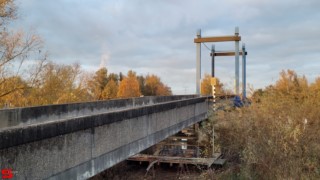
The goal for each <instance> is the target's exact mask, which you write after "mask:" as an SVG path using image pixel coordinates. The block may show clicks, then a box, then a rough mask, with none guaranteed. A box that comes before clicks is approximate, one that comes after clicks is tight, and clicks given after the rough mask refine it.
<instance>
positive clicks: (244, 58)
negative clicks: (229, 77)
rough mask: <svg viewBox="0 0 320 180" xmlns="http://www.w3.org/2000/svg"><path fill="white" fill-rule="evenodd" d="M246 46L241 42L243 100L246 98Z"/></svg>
mask: <svg viewBox="0 0 320 180" xmlns="http://www.w3.org/2000/svg"><path fill="white" fill-rule="evenodd" d="M246 56H247V55H246V46H245V44H244V43H243V44H242V98H243V100H245V99H246V98H247V90H246V88H247V87H246V84H247V67H246V63H247V62H246Z"/></svg>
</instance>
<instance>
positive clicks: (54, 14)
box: [13, 0, 320, 94]
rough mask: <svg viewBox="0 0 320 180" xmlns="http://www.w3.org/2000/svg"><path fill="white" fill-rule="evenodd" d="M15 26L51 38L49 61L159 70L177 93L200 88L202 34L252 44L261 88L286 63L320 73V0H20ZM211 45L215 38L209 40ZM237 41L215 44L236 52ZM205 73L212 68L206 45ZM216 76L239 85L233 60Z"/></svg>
mask: <svg viewBox="0 0 320 180" xmlns="http://www.w3.org/2000/svg"><path fill="white" fill-rule="evenodd" d="M17 4H18V6H19V11H18V12H19V19H18V20H16V21H15V22H14V24H13V26H15V27H21V28H23V29H27V30H33V31H35V32H36V33H37V34H39V35H40V36H41V37H42V38H43V39H44V41H45V47H46V49H47V50H48V51H49V54H50V60H52V61H54V62H57V63H67V64H68V63H69V64H71V63H74V62H79V63H80V64H81V65H82V67H83V68H84V69H87V70H91V71H94V70H97V69H98V68H99V66H101V62H104V63H102V64H103V65H106V67H107V68H108V70H109V71H110V72H116V73H118V72H120V71H121V72H127V71H128V70H129V69H133V70H134V71H136V72H137V73H138V74H147V73H153V74H156V75H158V76H160V77H161V79H162V81H163V82H165V83H166V84H168V85H169V86H170V87H171V88H172V90H173V92H174V93H175V94H183V93H185V92H186V93H194V92H195V44H194V43H193V39H194V37H195V34H196V31H197V29H198V28H201V29H202V35H203V36H218V35H232V34H233V33H234V27H235V26H239V28H240V35H241V36H242V42H244V43H245V44H246V46H247V50H248V53H249V55H248V64H247V73H248V80H247V82H248V83H249V84H250V85H252V86H253V87H254V88H262V87H264V86H266V85H268V84H270V83H273V82H275V81H276V80H277V78H278V75H279V72H280V71H281V70H282V69H294V70H296V71H297V72H298V73H299V74H305V75H306V76H307V77H308V79H309V80H310V81H312V80H314V78H315V77H317V76H319V75H320V73H319V72H320V71H319V69H320V1H319V0H304V1H302V0H241V1H240V0H224V1H217V0H152V1H151V0H54V1H53V0H18V1H17ZM207 45H208V46H209V47H210V46H211V45H210V44H207ZM232 49H234V43H222V44H216V50H232ZM202 54H203V55H202V67H203V73H205V72H206V73H209V72H210V69H209V67H210V56H209V51H208V50H206V49H205V47H203V48H202ZM216 67H217V69H216V71H217V72H216V75H217V77H219V78H220V79H221V80H222V82H223V83H224V84H226V85H227V86H228V87H230V88H232V86H233V81H234V80H233V78H234V58H233V57H227V58H217V65H216Z"/></svg>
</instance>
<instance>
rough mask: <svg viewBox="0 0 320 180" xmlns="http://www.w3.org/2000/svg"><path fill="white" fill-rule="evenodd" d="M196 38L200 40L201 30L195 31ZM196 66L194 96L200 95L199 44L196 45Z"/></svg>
mask: <svg viewBox="0 0 320 180" xmlns="http://www.w3.org/2000/svg"><path fill="white" fill-rule="evenodd" d="M197 38H201V29H199V30H198V31H197ZM196 46H197V47H196V51H197V55H196V56H197V57H196V59H197V65H196V94H199V95H200V79H201V43H196Z"/></svg>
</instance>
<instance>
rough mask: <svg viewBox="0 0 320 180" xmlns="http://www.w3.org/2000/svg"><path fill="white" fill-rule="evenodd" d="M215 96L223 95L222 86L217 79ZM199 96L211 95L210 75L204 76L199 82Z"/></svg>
mask: <svg viewBox="0 0 320 180" xmlns="http://www.w3.org/2000/svg"><path fill="white" fill-rule="evenodd" d="M215 92H216V95H222V94H224V89H223V84H222V83H220V80H219V79H218V78H217V84H216V85H215ZM201 95H212V86H211V75H209V74H205V75H204V78H203V79H202V81H201Z"/></svg>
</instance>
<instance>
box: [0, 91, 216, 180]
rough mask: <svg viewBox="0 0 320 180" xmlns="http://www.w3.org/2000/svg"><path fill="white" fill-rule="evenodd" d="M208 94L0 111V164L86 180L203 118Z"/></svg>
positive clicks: (28, 173)
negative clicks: (203, 95)
mask: <svg viewBox="0 0 320 180" xmlns="http://www.w3.org/2000/svg"><path fill="white" fill-rule="evenodd" d="M208 98H209V97H200V96H196V95H187V96H163V97H141V98H131V99H118V100H109V101H97V102H86V103H74V104H61V105H49V106H38V107H28V108H15V109H5V110H0V168H1V169H5V168H6V169H11V170H12V171H13V173H14V179H32V180H33V179H86V178H89V177H92V176H94V175H95V174H98V173H100V172H102V171H104V170H105V169H107V168H109V167H111V166H113V165H115V164H117V163H118V162H121V161H123V160H125V159H126V158H128V157H130V156H133V155H135V154H137V153H139V152H140V151H142V150H144V149H146V148H148V147H150V146H152V145H154V144H156V143H158V142H160V141H162V140H163V139H165V138H167V137H169V136H171V135H173V134H175V133H177V132H178V131H180V130H182V129H183V128H185V127H188V126H190V125H192V124H194V123H196V122H199V121H202V120H204V119H206V118H207V112H208V109H209V107H210V106H209V101H208Z"/></svg>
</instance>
